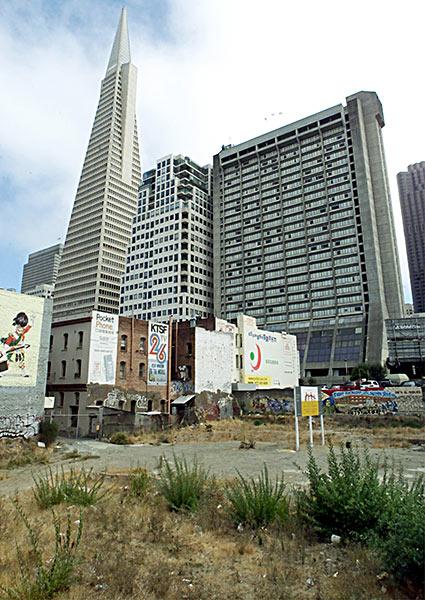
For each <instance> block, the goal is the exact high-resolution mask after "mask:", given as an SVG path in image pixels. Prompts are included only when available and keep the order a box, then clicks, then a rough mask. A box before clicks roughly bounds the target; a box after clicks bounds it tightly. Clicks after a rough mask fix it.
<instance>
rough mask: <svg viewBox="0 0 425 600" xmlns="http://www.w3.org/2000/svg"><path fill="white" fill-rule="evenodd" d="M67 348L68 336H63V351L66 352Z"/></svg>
mask: <svg viewBox="0 0 425 600" xmlns="http://www.w3.org/2000/svg"><path fill="white" fill-rule="evenodd" d="M67 348H68V334H67V333H64V334H63V349H64V350H66V349H67Z"/></svg>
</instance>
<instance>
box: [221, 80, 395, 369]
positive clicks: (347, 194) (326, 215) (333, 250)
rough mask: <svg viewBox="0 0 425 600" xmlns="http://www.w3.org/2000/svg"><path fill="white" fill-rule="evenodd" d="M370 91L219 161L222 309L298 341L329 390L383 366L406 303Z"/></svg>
mask: <svg viewBox="0 0 425 600" xmlns="http://www.w3.org/2000/svg"><path fill="white" fill-rule="evenodd" d="M383 126H384V116H383V111H382V106H381V103H380V101H379V98H378V97H377V95H376V94H375V93H374V92H358V93H356V94H353V95H352V96H349V97H348V98H347V105H346V106H343V105H337V106H333V107H332V108H328V109H326V110H323V111H322V112H319V113H317V114H314V115H312V116H309V117H306V118H305V119H302V120H300V121H297V122H296V123H292V124H290V125H287V126H284V127H281V128H279V129H276V130H274V131H271V132H269V133H266V134H264V135H261V136H259V137H257V138H255V139H252V140H249V141H247V142H244V143H242V144H238V145H236V146H228V147H223V149H222V150H221V152H219V154H217V155H216V156H215V157H214V166H213V205H214V308H215V311H216V314H217V315H218V316H221V317H223V318H225V319H228V320H233V319H235V318H236V317H237V315H238V314H240V313H242V312H243V313H245V314H248V315H252V316H254V317H256V319H257V323H258V326H259V327H265V328H267V329H272V330H275V331H281V330H286V331H289V332H291V333H295V334H296V336H297V340H298V348H299V350H300V359H301V371H302V372H304V374H305V375H306V376H313V377H319V378H324V379H327V380H329V379H330V378H333V377H335V376H341V377H345V376H346V374H347V373H348V370H349V368H350V367H352V366H354V365H355V364H357V363H359V362H361V361H364V360H367V361H373V362H375V361H381V362H382V361H383V360H384V359H385V357H386V337H385V327H384V322H385V319H386V318H388V317H390V318H396V317H399V316H401V315H402V314H403V297H402V286H401V278H400V269H399V262H398V254H397V248H396V241H395V230H394V223H393V214H392V208H391V200H390V194H389V185H388V178H387V172H386V165H385V158H384V147H383V140H382V133H381V129H382V127H383Z"/></svg>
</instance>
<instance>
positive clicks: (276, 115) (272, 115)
mask: <svg viewBox="0 0 425 600" xmlns="http://www.w3.org/2000/svg"><path fill="white" fill-rule="evenodd" d="M281 115H283V113H282V112H277V113H268V114H267V115H266V116H265V117H264V120H265V121H272V120H273V119H274V118H275V117H280V116H281Z"/></svg>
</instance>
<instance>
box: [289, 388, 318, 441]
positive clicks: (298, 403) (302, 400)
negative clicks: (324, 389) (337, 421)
mask: <svg viewBox="0 0 425 600" xmlns="http://www.w3.org/2000/svg"><path fill="white" fill-rule="evenodd" d="M320 396H321V394H320V388H318V387H316V386H300V387H296V388H295V401H294V416H295V449H296V450H297V451H298V450H299V449H300V431H299V424H298V416H299V415H300V416H301V417H308V428H309V434H310V446H311V447H313V417H318V416H320V430H321V434H322V445H323V446H324V444H325V426H324V420H323V406H322V402H321V397H320Z"/></svg>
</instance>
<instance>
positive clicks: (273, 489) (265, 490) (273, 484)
mask: <svg viewBox="0 0 425 600" xmlns="http://www.w3.org/2000/svg"><path fill="white" fill-rule="evenodd" d="M226 497H227V500H228V501H229V512H230V517H231V519H232V521H233V522H234V523H235V524H236V525H237V524H244V525H247V526H248V527H252V528H254V529H257V528H259V527H263V526H266V525H270V524H271V523H273V522H274V521H276V520H279V521H280V522H283V521H284V520H285V519H286V517H287V515H288V502H287V498H286V496H285V484H284V482H283V473H282V475H281V478H280V479H278V478H276V479H275V480H274V481H273V480H271V479H270V477H269V473H268V470H267V466H266V465H264V467H263V469H262V471H261V473H260V476H259V478H258V480H257V479H254V478H253V477H250V478H245V477H244V476H243V475H242V474H241V473H239V471H238V477H237V479H235V480H234V481H232V482H231V483H229V484H228V485H227V487H226Z"/></svg>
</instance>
